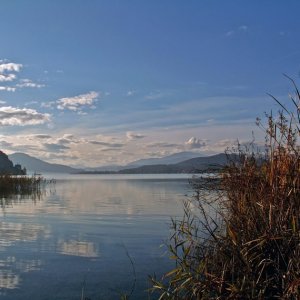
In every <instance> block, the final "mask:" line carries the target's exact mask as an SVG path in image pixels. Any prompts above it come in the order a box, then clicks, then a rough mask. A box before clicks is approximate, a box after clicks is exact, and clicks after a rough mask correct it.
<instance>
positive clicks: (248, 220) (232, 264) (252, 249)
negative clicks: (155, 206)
mask: <svg viewBox="0 0 300 300" xmlns="http://www.w3.org/2000/svg"><path fill="white" fill-rule="evenodd" d="M291 81H292V80H291ZM292 84H293V85H294V88H295V95H294V96H293V97H291V103H290V104H291V105H289V108H287V106H284V105H283V104H281V103H280V102H279V101H278V100H277V99H276V98H274V97H273V96H272V97H273V98H274V100H275V101H276V102H277V103H278V105H279V108H280V110H279V112H278V114H277V115H276V116H274V115H273V114H272V113H271V114H268V115H266V118H267V122H266V125H264V124H263V122H262V121H261V120H257V124H258V125H259V126H260V127H261V128H263V130H264V131H265V133H266V149H265V151H263V152H257V151H256V150H255V149H254V148H251V147H250V148H244V147H242V146H241V145H239V146H238V147H237V149H235V151H234V153H235V156H232V155H231V156H228V157H229V161H228V165H227V166H226V167H225V168H224V170H223V171H222V173H221V180H220V182H219V183H217V182H212V181H210V180H209V179H208V180H207V181H206V182H203V181H200V182H199V181H196V182H194V183H193V184H194V187H195V194H194V196H193V197H192V198H191V199H189V200H187V201H186V202H185V203H184V216H183V218H182V219H180V220H173V221H172V236H171V239H170V243H169V245H168V246H169V251H170V253H171V258H172V259H174V261H175V268H174V269H173V270H171V271H170V272H168V273H167V274H166V275H165V276H164V278H162V279H157V278H155V277H152V278H151V281H152V284H153V288H152V290H153V291H155V292H159V295H160V297H159V299H300V230H299V226H300V176H299V174H300V159H299V150H300V148H299V143H298V141H297V139H298V138H299V135H300V129H299V128H300V109H299V108H300V93H299V90H298V89H297V87H296V85H295V83H294V81H292ZM231 152H232V151H231Z"/></svg>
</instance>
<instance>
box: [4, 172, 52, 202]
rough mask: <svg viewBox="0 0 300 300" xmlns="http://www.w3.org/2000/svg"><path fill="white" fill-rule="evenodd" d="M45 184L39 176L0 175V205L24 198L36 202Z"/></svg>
mask: <svg viewBox="0 0 300 300" xmlns="http://www.w3.org/2000/svg"><path fill="white" fill-rule="evenodd" d="M47 183H48V182H47V181H46V180H45V179H43V178H42V177H41V176H25V175H10V174H3V175H0V205H1V206H5V205H6V204H8V203H9V202H10V201H11V200H16V199H20V198H24V197H30V198H31V199H33V200H38V199H40V198H41V196H42V193H43V191H44V187H45V185H46V184H47Z"/></svg>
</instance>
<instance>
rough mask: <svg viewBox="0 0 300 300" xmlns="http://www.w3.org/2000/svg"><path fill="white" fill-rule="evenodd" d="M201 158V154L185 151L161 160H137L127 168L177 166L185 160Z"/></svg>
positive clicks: (160, 158)
mask: <svg viewBox="0 0 300 300" xmlns="http://www.w3.org/2000/svg"><path fill="white" fill-rule="evenodd" d="M199 156H200V155H199V153H195V152H187V151H185V152H179V153H175V154H171V155H168V156H164V157H159V158H146V159H140V160H136V161H133V162H131V163H129V164H128V165H127V166H126V167H128V168H129V167H130V168H135V167H141V166H147V165H170V164H177V163H179V162H182V161H184V160H188V159H191V158H195V157H199Z"/></svg>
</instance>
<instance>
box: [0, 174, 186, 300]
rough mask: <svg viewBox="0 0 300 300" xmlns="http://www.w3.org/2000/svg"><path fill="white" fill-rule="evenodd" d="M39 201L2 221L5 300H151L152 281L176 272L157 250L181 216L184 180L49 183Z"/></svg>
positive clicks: (0, 293)
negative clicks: (124, 299)
mask: <svg viewBox="0 0 300 300" xmlns="http://www.w3.org/2000/svg"><path fill="white" fill-rule="evenodd" d="M49 178H56V179H57V181H56V184H55V186H50V187H48V188H47V192H46V194H45V195H44V196H43V197H42V198H41V199H40V200H35V201H33V200H32V199H18V198H17V197H16V199H13V200H12V201H10V202H8V203H6V205H2V210H1V219H0V230H1V235H0V297H1V299H13V300H18V299H22V300H27V299H80V297H81V293H82V289H84V294H85V297H88V298H91V299H92V300H94V299H119V298H120V296H119V295H120V294H121V293H128V292H129V291H130V289H131V286H132V284H133V282H134V274H133V270H132V264H131V262H130V259H129V257H128V255H127V253H128V254H129V255H130V257H131V259H132V261H133V262H134V267H135V271H136V277H137V282H136V287H135V290H134V293H133V295H132V298H131V299H148V298H147V297H148V295H147V292H145V290H146V289H147V288H149V283H148V279H147V277H148V275H152V274H154V272H155V273H156V274H157V275H158V276H161V275H162V274H163V273H164V272H166V271H167V270H169V269H170V268H171V267H172V266H173V265H172V262H170V261H169V259H168V254H166V253H165V251H166V248H165V247H160V245H162V244H163V243H164V242H165V241H167V239H168V236H169V225H170V217H171V216H179V215H181V214H182V200H183V199H184V198H185V196H184V195H185V194H187V193H189V191H190V187H189V185H188V178H189V176H185V175H50V176H49Z"/></svg>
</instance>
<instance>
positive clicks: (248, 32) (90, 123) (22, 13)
mask: <svg viewBox="0 0 300 300" xmlns="http://www.w3.org/2000/svg"><path fill="white" fill-rule="evenodd" d="M299 11H300V2H299V1H292V0H291V1H279V0H278V1H230V0H228V1H208V0H207V1H204V0H198V1H193V0H191V1H178V0H173V1H171V0H165V1H161V0H153V1H141V0H132V1H129V0H123V1H112V0H107V1H100V0H99V1H97V0H89V1H83V0H81V1H79V0H72V1H68V0H59V1H58V0H51V1H50V0H49V1H46V0H45V1H40V0H27V1H21V0H19V1H11V0H2V1H1V4H0V25H1V26H0V37H1V47H0V60H1V62H0V101H1V102H0V130H1V132H0V147H1V149H2V150H3V151H5V152H7V153H12V152H17V151H21V152H25V153H28V154H30V155H34V156H36V157H39V158H42V159H45V160H47V161H49V162H58V163H65V164H70V165H81V166H82V165H86V166H98V165H105V164H114V163H117V164H124V163H127V162H130V161H133V160H135V159H139V158H146V157H160V156H164V155H168V154H172V153H175V152H180V151H197V152H199V153H200V154H203V155H209V154H213V153H218V152H221V151H224V148H226V147H227V146H230V145H231V144H232V143H233V142H234V141H235V140H236V139H240V140H241V141H242V142H247V141H248V140H250V139H251V138H252V134H251V132H252V130H253V131H255V136H256V137H257V139H258V140H259V139H261V137H262V132H260V131H259V130H257V129H256V127H255V118H256V117H257V116H259V117H262V116H263V115H264V112H265V111H270V110H271V109H275V110H276V109H277V108H276V106H275V105H274V103H273V102H272V100H271V99H270V97H268V96H267V95H266V93H267V92H269V93H272V94H273V95H275V96H277V97H278V98H279V99H280V100H282V101H283V102H285V101H288V97H287V95H288V93H290V92H292V91H293V89H292V86H291V84H290V82H289V81H288V80H287V79H286V78H284V77H283V75H282V74H283V73H286V74H288V75H289V76H291V77H292V78H294V79H295V80H296V81H299V74H300V73H299V72H300V47H299V45H300V20H299V17H298V13H299Z"/></svg>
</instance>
